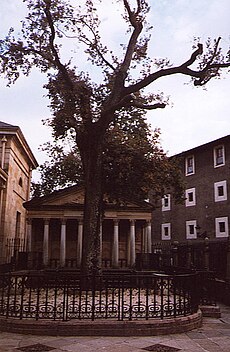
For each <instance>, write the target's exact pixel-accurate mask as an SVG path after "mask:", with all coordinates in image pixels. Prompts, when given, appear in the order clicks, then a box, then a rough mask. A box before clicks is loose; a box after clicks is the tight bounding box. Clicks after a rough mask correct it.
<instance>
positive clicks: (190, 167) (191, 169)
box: [185, 155, 195, 176]
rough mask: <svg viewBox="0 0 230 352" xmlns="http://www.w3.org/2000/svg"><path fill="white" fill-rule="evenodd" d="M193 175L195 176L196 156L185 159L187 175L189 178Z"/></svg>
mask: <svg viewBox="0 0 230 352" xmlns="http://www.w3.org/2000/svg"><path fill="white" fill-rule="evenodd" d="M193 174H195V162H194V155H190V156H187V158H186V159H185V175H186V176H189V175H193Z"/></svg>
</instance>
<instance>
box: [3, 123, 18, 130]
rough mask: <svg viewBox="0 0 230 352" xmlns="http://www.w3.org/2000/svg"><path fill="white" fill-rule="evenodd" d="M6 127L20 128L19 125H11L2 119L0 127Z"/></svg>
mask: <svg viewBox="0 0 230 352" xmlns="http://www.w3.org/2000/svg"><path fill="white" fill-rule="evenodd" d="M4 128H6V129H18V128H19V126H14V125H10V124H9V123H6V122H3V121H0V129H4Z"/></svg>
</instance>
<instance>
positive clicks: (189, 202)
mask: <svg viewBox="0 0 230 352" xmlns="http://www.w3.org/2000/svg"><path fill="white" fill-rule="evenodd" d="M194 205H196V189H195V188H189V189H186V191H185V206H186V207H192V206H194Z"/></svg>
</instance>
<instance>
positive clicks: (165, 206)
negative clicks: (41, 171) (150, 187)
mask: <svg viewBox="0 0 230 352" xmlns="http://www.w3.org/2000/svg"><path fill="white" fill-rule="evenodd" d="M168 210H171V197H170V194H165V195H164V197H163V198H162V211H168Z"/></svg>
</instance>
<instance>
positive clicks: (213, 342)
mask: <svg viewBox="0 0 230 352" xmlns="http://www.w3.org/2000/svg"><path fill="white" fill-rule="evenodd" d="M220 308H221V318H219V319H216V318H204V320H203V326H202V327H201V328H199V329H195V330H192V331H190V332H187V333H182V334H175V335H164V336H152V337H151V336H148V337H77V336H74V337H60V336H35V335H33V336H32V335H21V334H15V333H5V332H0V352H46V351H47V352H49V351H51V352H52V351H53V352H94V351H96V352H97V351H98V352H99V351H100V352H103V351H105V352H138V351H139V352H141V351H142V352H144V351H153V352H176V351H180V352H230V307H226V306H223V305H220Z"/></svg>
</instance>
